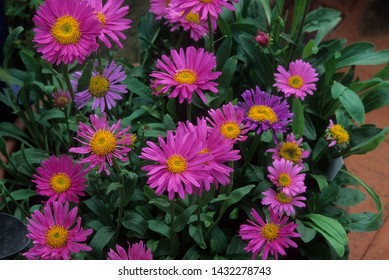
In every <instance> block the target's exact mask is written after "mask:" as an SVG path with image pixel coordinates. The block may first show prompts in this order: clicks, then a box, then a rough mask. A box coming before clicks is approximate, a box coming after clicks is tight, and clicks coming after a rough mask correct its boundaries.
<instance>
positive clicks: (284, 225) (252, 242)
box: [239, 209, 300, 260]
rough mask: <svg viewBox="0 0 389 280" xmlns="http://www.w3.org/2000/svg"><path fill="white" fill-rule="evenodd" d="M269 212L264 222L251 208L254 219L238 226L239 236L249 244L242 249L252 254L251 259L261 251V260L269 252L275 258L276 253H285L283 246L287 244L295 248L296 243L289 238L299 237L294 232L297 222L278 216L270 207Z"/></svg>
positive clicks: (264, 258) (265, 257)
mask: <svg viewBox="0 0 389 280" xmlns="http://www.w3.org/2000/svg"><path fill="white" fill-rule="evenodd" d="M269 212H270V219H269V220H266V222H265V221H264V220H263V219H262V218H261V217H260V216H259V214H258V212H257V211H255V209H251V215H252V217H253V218H254V220H255V221H251V220H247V222H248V224H243V225H241V226H240V230H239V235H240V237H241V238H242V239H243V240H249V244H248V245H247V246H246V247H245V248H244V249H245V251H246V252H251V253H252V254H253V255H252V257H253V259H255V258H256V257H257V255H258V254H259V252H262V259H263V260H266V259H267V258H268V256H269V254H270V255H273V256H274V257H275V258H276V259H277V258H278V254H280V255H282V256H285V255H286V252H285V250H284V248H289V246H291V247H294V248H297V244H296V243H295V242H294V241H292V240H291V239H290V238H291V237H300V234H299V233H297V232H295V229H296V228H297V224H295V223H293V222H289V223H288V217H286V216H285V217H282V216H279V215H278V214H277V213H275V212H273V211H272V210H271V209H270V211H269Z"/></svg>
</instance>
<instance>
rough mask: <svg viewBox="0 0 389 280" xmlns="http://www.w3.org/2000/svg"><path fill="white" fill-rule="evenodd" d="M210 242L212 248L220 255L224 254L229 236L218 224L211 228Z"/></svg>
mask: <svg viewBox="0 0 389 280" xmlns="http://www.w3.org/2000/svg"><path fill="white" fill-rule="evenodd" d="M209 242H210V247H211V250H212V251H215V252H216V254H220V255H221V254H224V252H225V251H226V249H227V246H228V242H227V238H226V236H225V234H224V232H223V231H222V230H221V229H220V228H219V226H217V225H216V226H214V227H213V228H212V229H211V234H210V238H209Z"/></svg>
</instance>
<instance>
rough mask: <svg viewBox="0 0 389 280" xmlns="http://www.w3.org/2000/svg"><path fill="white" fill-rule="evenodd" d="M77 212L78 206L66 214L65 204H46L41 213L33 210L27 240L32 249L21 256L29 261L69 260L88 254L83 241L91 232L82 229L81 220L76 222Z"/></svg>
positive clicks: (88, 248) (67, 206) (67, 210)
mask: <svg viewBox="0 0 389 280" xmlns="http://www.w3.org/2000/svg"><path fill="white" fill-rule="evenodd" d="M77 211H78V208H77V207H74V208H73V209H72V210H70V211H69V203H68V202H65V204H62V203H61V202H53V203H47V204H46V206H45V207H44V209H43V214H42V213H41V212H40V211H38V210H35V211H34V213H32V215H31V219H29V218H27V221H28V225H27V229H28V232H29V233H28V234H27V237H28V238H30V239H31V240H32V242H33V247H32V248H30V250H28V252H26V253H24V254H23V255H24V256H25V257H27V259H30V260H34V259H42V260H60V259H63V260H69V259H70V257H71V254H72V253H78V252H80V251H91V250H92V248H90V247H89V246H87V245H86V244H85V243H84V242H85V240H86V238H87V237H88V236H89V235H90V234H91V233H92V229H87V230H84V229H83V228H82V227H81V218H80V217H78V218H77V219H76V216H77ZM75 222H76V224H75V225H74V223H75Z"/></svg>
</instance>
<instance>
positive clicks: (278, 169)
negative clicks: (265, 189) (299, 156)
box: [267, 158, 306, 196]
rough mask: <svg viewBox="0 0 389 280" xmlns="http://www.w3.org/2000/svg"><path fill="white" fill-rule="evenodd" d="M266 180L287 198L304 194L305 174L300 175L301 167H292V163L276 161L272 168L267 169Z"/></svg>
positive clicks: (281, 160) (283, 160)
mask: <svg viewBox="0 0 389 280" xmlns="http://www.w3.org/2000/svg"><path fill="white" fill-rule="evenodd" d="M267 170H268V171H269V175H268V178H269V179H270V181H271V182H272V183H273V184H274V185H275V186H277V187H279V188H280V190H281V191H282V192H284V193H285V194H286V195H288V196H294V195H296V194H298V193H302V192H305V189H306V187H305V184H304V180H305V174H304V173H300V172H301V170H302V167H299V166H297V165H294V164H293V162H291V161H288V160H285V159H284V158H281V159H280V160H278V159H276V160H274V162H273V165H272V166H269V167H268V168H267Z"/></svg>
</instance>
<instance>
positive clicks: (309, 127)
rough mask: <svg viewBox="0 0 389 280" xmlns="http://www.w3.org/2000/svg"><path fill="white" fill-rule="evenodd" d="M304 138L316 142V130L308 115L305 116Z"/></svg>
mask: <svg viewBox="0 0 389 280" xmlns="http://www.w3.org/2000/svg"><path fill="white" fill-rule="evenodd" d="M304 136H305V137H307V138H308V139H309V140H316V128H315V126H314V125H313V122H312V120H311V118H310V117H309V115H308V114H307V113H306V114H304Z"/></svg>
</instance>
